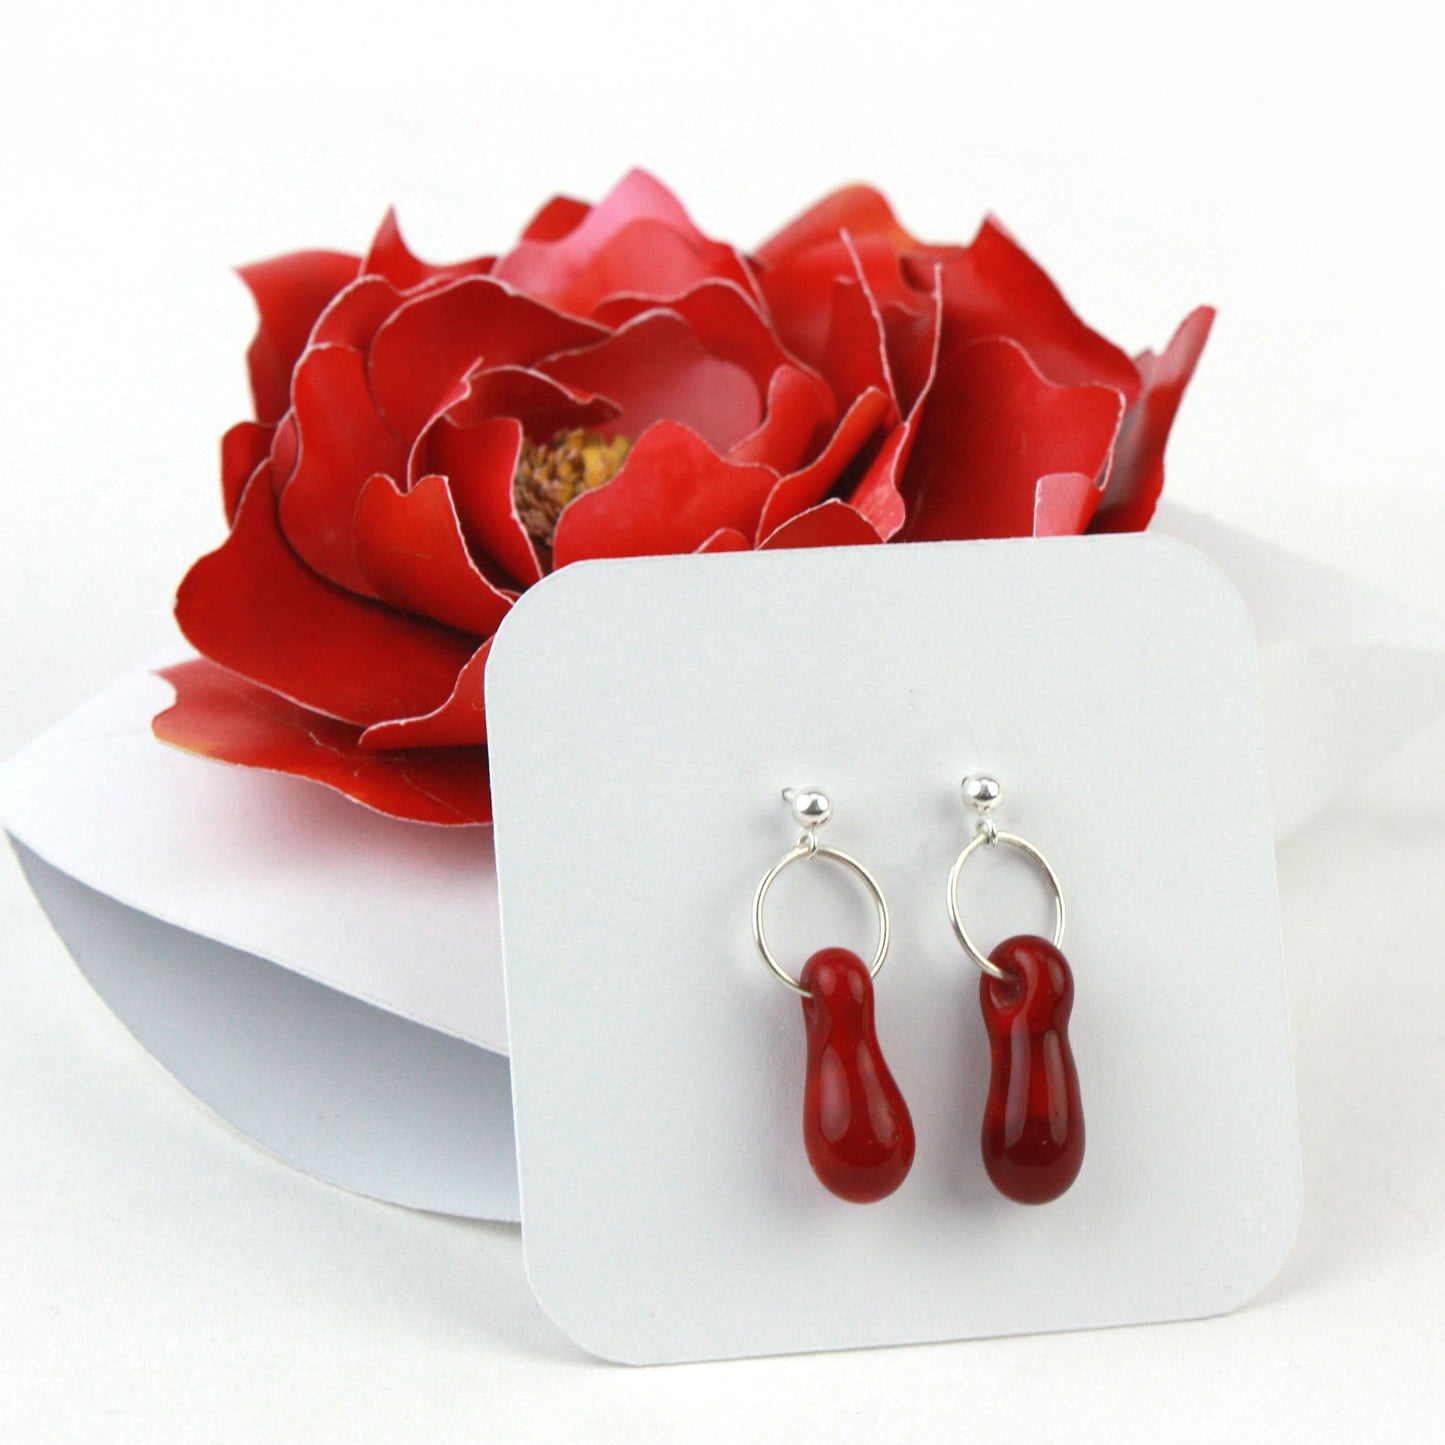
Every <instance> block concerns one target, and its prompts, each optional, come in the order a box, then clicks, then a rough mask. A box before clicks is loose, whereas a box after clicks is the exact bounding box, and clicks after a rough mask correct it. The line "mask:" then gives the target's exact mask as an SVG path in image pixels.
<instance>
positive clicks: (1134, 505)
mask: <svg viewBox="0 0 1445 1445" xmlns="http://www.w3.org/2000/svg"><path fill="white" fill-rule="evenodd" d="M1213 324H1214V311H1213V310H1212V309H1211V308H1210V307H1208V306H1201V307H1200V308H1199V309H1198V310H1197V311H1195V312H1193V313H1191V314H1190V315H1189V316H1187V317H1185V319H1184V322H1183V324H1182V325H1181V326H1180V327H1179V330H1178V331H1176V332H1175V333H1174V339H1173V340H1172V341H1171V342H1170V343H1169V345H1168V347H1167V348H1166V349H1165V352H1164V355H1163V356H1155V355H1154V354H1153V353H1152V352H1147V351H1146V352H1145V353H1144V355H1143V356H1141V357H1140V358H1139V374H1140V375H1141V376H1142V377H1143V378H1144V394H1143V395H1142V396H1141V397H1140V398H1139V400H1138V401H1137V402H1135V403H1134V405H1133V406H1132V407H1131V408H1130V410H1129V412H1128V414H1127V415H1126V416H1125V417H1124V422H1123V425H1122V426H1120V428H1119V441H1118V444H1117V445H1116V447H1115V449H1114V465H1113V467H1112V468H1110V471H1109V481H1108V484H1107V485H1106V486H1105V488H1104V498H1103V501H1101V502H1100V504H1099V511H1098V515H1097V516H1096V517H1095V518H1094V530H1095V531H1096V532H1140V531H1143V529H1144V528H1145V527H1147V526H1148V525H1149V519H1150V518H1151V517H1152V516H1153V515H1154V507H1155V505H1156V504H1157V503H1158V501H1159V493H1160V492H1161V491H1163V489H1164V444H1165V443H1166V442H1167V441H1168V440H1169V430H1170V428H1171V427H1172V426H1173V425H1174V416H1175V413H1176V412H1178V410H1179V403H1180V401H1181V400H1182V399H1183V397H1184V388H1185V387H1186V386H1188V385H1189V378H1190V377H1191V376H1193V375H1194V368H1195V366H1196V365H1197V364H1198V362H1199V355H1200V353H1201V352H1202V351H1203V350H1204V343H1205V342H1206V341H1207V340H1208V339H1209V328H1210V327H1211V326H1212V325H1213Z"/></svg>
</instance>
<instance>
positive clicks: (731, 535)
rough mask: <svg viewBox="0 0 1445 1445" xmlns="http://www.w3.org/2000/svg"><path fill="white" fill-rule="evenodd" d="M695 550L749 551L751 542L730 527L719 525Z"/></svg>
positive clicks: (751, 546) (751, 545)
mask: <svg viewBox="0 0 1445 1445" xmlns="http://www.w3.org/2000/svg"><path fill="white" fill-rule="evenodd" d="M693 550H694V551H696V552H751V551H752V550H753V544H752V543H751V542H749V541H748V539H747V538H746V537H744V536H743V534H742V533H741V532H739V531H737V530H735V529H734V528H732V527H719V528H718V529H717V531H716V532H714V533H713V534H712V536H711V537H709V538H708V539H707V541H706V542H704V543H702V545H701V546H699V547H695V548H694V549H693Z"/></svg>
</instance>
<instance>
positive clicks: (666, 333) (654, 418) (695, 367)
mask: <svg viewBox="0 0 1445 1445" xmlns="http://www.w3.org/2000/svg"><path fill="white" fill-rule="evenodd" d="M537 370H539V371H541V372H543V373H544V374H545V375H547V376H551V377H555V378H556V379H557V380H558V381H561V382H564V383H565V384H566V385H568V386H570V387H573V388H576V389H580V390H583V391H590V392H596V393H600V394H602V395H605V396H606V397H607V398H608V399H609V400H611V401H614V402H616V404H617V406H618V409H619V411H618V416H617V421H616V429H617V430H618V431H620V432H621V433H623V435H624V436H630V437H638V436H641V435H642V433H643V432H645V431H646V430H647V428H648V427H650V426H651V425H652V424H653V423H654V422H658V421H664V420H666V421H675V422H679V423H680V424H681V425H683V426H686V427H690V428H691V429H692V430H693V431H695V432H696V433H697V434H698V435H699V436H701V437H703V438H704V439H705V440H706V441H707V442H708V444H709V445H710V446H712V447H713V448H715V449H716V450H717V451H726V450H727V449H728V448H729V447H730V446H733V445H734V444H735V443H736V442H738V441H741V440H742V438H743V437H745V436H747V435H748V434H749V433H750V432H752V431H753V430H754V429H755V428H756V427H757V426H758V423H759V422H761V421H762V419H763V398H762V395H761V394H760V389H759V385H758V383H757V382H755V381H754V380H753V378H752V377H751V376H749V375H748V373H747V372H746V371H744V370H743V369H742V368H741V367H739V366H735V365H734V364H733V363H732V362H730V361H724V360H722V359H721V358H720V357H717V356H711V355H709V354H708V353H707V352H706V351H704V350H703V348H702V346H701V345H699V343H698V340H697V338H696V337H695V336H694V335H693V334H692V332H691V331H690V330H689V329H688V326H687V323H686V322H684V321H683V320H682V318H681V317H679V316H677V315H675V314H673V313H672V312H671V311H652V312H649V313H647V314H646V315H644V316H640V317H638V319H637V320H636V321H630V322H628V324H627V325H626V326H624V327H623V328H622V329H621V330H620V331H615V332H613V334H612V335H611V336H608V337H607V338H606V339H605V340H602V341H599V342H598V343H597V344H596V345H595V346H589V347H588V348H587V349H586V350H585V351H575V352H571V353H569V354H568V355H566V356H555V357H552V358H551V359H550V360H548V361H545V362H541V363H539V364H538V367H537Z"/></svg>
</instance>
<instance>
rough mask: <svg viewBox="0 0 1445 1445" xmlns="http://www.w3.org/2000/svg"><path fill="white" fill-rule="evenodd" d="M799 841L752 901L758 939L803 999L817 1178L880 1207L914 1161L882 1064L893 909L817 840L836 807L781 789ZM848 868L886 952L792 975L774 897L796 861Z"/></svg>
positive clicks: (825, 955) (831, 958) (834, 954)
mask: <svg viewBox="0 0 1445 1445" xmlns="http://www.w3.org/2000/svg"><path fill="white" fill-rule="evenodd" d="M783 798H784V801H786V802H787V804H788V806H789V809H790V811H791V812H792V816H793V819H794V821H795V822H797V823H798V825H799V826H800V827H801V828H802V830H803V831H802V834H801V835H800V836H799V838H798V841H797V844H796V845H795V846H794V847H793V848H791V849H789V851H788V852H786V853H785V854H784V855H783V856H782V857H781V858H780V859H779V860H778V862H777V863H775V864H774V865H773V867H772V868H771V869H769V871H768V873H767V874H766V875H765V876H764V878H763V881H762V882H761V883H759V884H758V891H757V893H756V894H754V896H753V941H754V942H755V943H756V944H757V946H758V952H759V953H760V954H761V955H762V958H763V962H764V963H766V964H767V966H768V967H769V968H770V969H772V971H773V973H774V974H776V975H777V977H778V978H779V979H780V980H781V981H782V982H783V983H785V984H786V985H787V986H788V987H789V988H790V989H792V991H793V992H794V993H796V994H798V995H799V996H800V997H801V998H802V1000H803V1021H804V1024H805V1026H806V1028H807V1033H808V1072H807V1078H806V1085H805V1088H804V1090H803V1144H804V1147H805V1148H806V1150H807V1152H808V1162H809V1163H810V1164H812V1166H813V1172H814V1173H815V1174H816V1175H817V1176H818V1179H819V1181H820V1182H821V1183H822V1184H823V1185H824V1186H825V1187H826V1188H828V1189H831V1190H832V1191H833V1193H834V1194H836V1195H838V1196H839V1198H841V1199H848V1200H851V1201H852V1202H853V1203H855V1204H872V1203H873V1202H874V1201H875V1200H878V1199H883V1198H885V1197H886V1196H887V1195H889V1194H892V1193H893V1191H894V1190H895V1189H897V1188H898V1186H899V1185H900V1184H902V1183H903V1180H904V1178H905V1177H906V1176H907V1174H908V1170H909V1169H910V1167H911V1166H912V1164H913V1149H914V1138H913V1120H912V1119H911V1118H910V1117H909V1114H908V1106H907V1104H905V1103H904V1102H903V1095H902V1093H901V1092H900V1091H899V1088H898V1085H897V1084H896V1083H895V1082H894V1081H893V1075H892V1074H891V1073H890V1072H889V1071H888V1065H887V1064H886V1063H885V1062H884V1059H883V1051H882V1049H880V1048H879V1046H878V1036H877V1033H876V1032H875V1030H874V1025H873V980H874V978H876V977H877V975H878V970H879V969H880V968H882V967H883V960H884V958H885V957H886V956H887V954H888V933H889V921H888V903H887V901H886V900H885V899H884V897H883V890H882V889H881V888H880V887H879V886H878V880H877V879H876V878H874V876H873V875H872V874H871V873H870V872H869V871H868V870H867V869H866V868H865V867H864V866H863V865H862V864H861V863H860V862H859V861H858V860H857V859H856V858H853V857H850V856H849V855H848V854H847V853H843V852H840V851H839V850H838V849H837V848H829V847H826V846H825V845H824V844H822V843H820V842H818V829H819V828H820V827H821V826H822V825H823V824H824V823H826V822H827V821H828V818H829V816H830V815H831V813H832V811H833V807H832V804H831V803H830V802H829V800H828V797H827V795H826V794H824V793H820V792H818V791H816V790H815V789H810V790H808V791H796V790H794V789H792V788H785V789H784V790H783ZM815 858H825V859H828V860H830V861H832V862H834V863H841V864H842V865H843V867H845V868H847V869H848V870H849V871H850V872H851V873H853V874H854V875H855V876H856V877H857V878H859V879H860V880H861V881H862V883H863V886H864V887H865V888H866V889H867V890H868V892H869V894H870V895H871V897H872V899H873V903H874V906H875V907H876V908H877V910H878V950H877V953H876V954H875V955H874V958H873V962H872V964H871V965H868V966H865V965H864V963H863V960H862V959H861V958H859V956H858V955H857V954H856V953H852V952H850V951H849V950H848V949H846V948H824V949H820V950H819V951H818V952H817V953H815V954H813V956H812V957H811V958H809V960H808V961H807V962H806V963H805V964H804V965H803V969H802V972H801V973H800V974H799V975H798V977H796V978H794V977H793V975H792V974H790V973H789V972H788V971H787V969H785V968H784V967H783V966H782V964H780V963H779V962H778V960H777V958H776V957H775V956H774V954H773V951H772V949H771V948H769V947H768V941H767V938H766V936H765V935H764V932H763V904H764V902H765V901H766V900H767V896H768V890H769V889H770V888H771V887H772V886H773V884H774V882H776V881H777V877H778V875H779V874H780V873H781V872H782V871H783V869H784V868H786V867H787V866H788V865H789V864H790V863H798V862H802V861H810V860H812V859H815Z"/></svg>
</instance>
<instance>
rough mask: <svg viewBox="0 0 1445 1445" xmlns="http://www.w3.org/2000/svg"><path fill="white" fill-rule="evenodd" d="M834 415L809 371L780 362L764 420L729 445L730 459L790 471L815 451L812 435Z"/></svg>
mask: <svg viewBox="0 0 1445 1445" xmlns="http://www.w3.org/2000/svg"><path fill="white" fill-rule="evenodd" d="M833 416H834V411H833V399H832V397H831V396H830V395H829V393H828V389H827V387H825V386H822V385H821V384H820V383H819V381H818V378H817V377H815V376H813V375H811V374H810V373H809V372H806V371H800V370H799V369H798V368H797V367H796V366H780V367H779V368H778V369H777V371H775V372H774V373H773V379H772V381H771V383H770V384H769V386H768V410H767V415H766V416H765V417H764V418H763V423H762V425H761V426H760V427H758V429H757V430H756V431H754V432H753V433H752V434H751V435H749V436H745V437H744V438H743V439H742V440H741V441H740V442H738V444H737V445H736V446H734V447H732V448H731V449H730V450H729V452H728V454H727V456H728V460H729V461H730V462H762V463H764V464H766V465H767V466H770V467H772V468H773V470H774V471H777V472H790V471H792V470H793V468H794V467H796V466H798V465H799V464H800V463H801V462H802V461H803V460H804V459H805V458H806V457H808V456H809V455H811V454H812V452H813V451H814V439H815V438H816V437H817V436H818V435H819V433H822V434H823V435H825V436H826V435H827V431H826V428H827V427H828V426H829V424H830V423H831V422H832V420H833Z"/></svg>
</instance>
